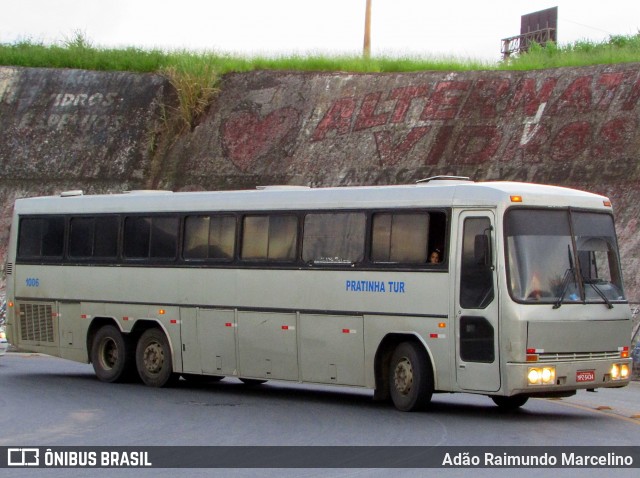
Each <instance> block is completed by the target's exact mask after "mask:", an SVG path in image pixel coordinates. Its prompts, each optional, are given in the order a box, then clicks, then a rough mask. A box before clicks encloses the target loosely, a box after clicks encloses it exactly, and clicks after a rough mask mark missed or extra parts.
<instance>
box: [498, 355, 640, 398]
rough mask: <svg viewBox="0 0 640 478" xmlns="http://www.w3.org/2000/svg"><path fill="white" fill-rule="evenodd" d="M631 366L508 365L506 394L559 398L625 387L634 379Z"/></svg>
mask: <svg viewBox="0 0 640 478" xmlns="http://www.w3.org/2000/svg"><path fill="white" fill-rule="evenodd" d="M631 366H632V365H631V360H630V359H610V360H599V361H589V362H551V363H550V362H527V363H507V367H506V369H507V377H506V383H505V388H504V392H506V393H505V395H516V394H526V395H531V396H538V397H545V396H549V397H554V396H556V397H557V396H559V394H561V393H563V392H571V391H575V390H581V389H594V388H602V387H611V388H616V387H624V386H626V385H628V384H629V381H630V379H631Z"/></svg>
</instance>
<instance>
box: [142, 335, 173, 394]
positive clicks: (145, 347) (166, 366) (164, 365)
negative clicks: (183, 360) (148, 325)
mask: <svg viewBox="0 0 640 478" xmlns="http://www.w3.org/2000/svg"><path fill="white" fill-rule="evenodd" d="M136 367H137V369H138V374H139V375H140V378H141V379H142V381H143V382H144V384H145V385H148V386H150V387H165V386H168V385H172V384H173V383H174V382H175V381H176V380H177V379H178V378H179V376H178V375H176V374H174V373H173V361H172V360H171V349H170V347H169V341H168V340H167V337H166V336H165V335H164V333H163V332H162V331H161V330H160V329H155V328H154V329H148V330H146V331H145V332H144V333H143V334H142V336H141V337H140V339H139V340H138V345H137V347H136Z"/></svg>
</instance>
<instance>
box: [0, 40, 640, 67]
mask: <svg viewBox="0 0 640 478" xmlns="http://www.w3.org/2000/svg"><path fill="white" fill-rule="evenodd" d="M496 50H497V47H496ZM628 62H640V33H638V34H636V35H627V36H624V35H615V36H611V37H610V38H609V39H608V40H607V41H603V42H600V43H596V42H592V41H589V40H582V41H578V42H575V43H570V44H568V45H564V46H557V45H555V44H553V43H550V44H548V45H547V46H546V47H541V46H539V45H535V44H534V45H533V46H532V48H531V50H530V51H529V52H528V53H524V54H522V55H516V56H514V57H512V58H511V59H510V60H509V61H507V62H494V63H492V62H486V61H479V60H473V59H464V58H455V57H450V58H418V57H406V58H395V57H375V56H374V57H371V58H363V57H360V56H324V55H315V54H310V55H300V56H296V55H294V56H286V57H259V56H258V57H239V56H232V55H228V54H222V53H217V52H204V53H195V52H189V51H169V52H167V51H162V50H144V49H140V48H134V47H129V48H120V49H115V48H99V47H95V46H93V45H92V44H91V43H90V42H89V41H88V40H87V39H86V38H85V37H84V36H83V35H82V34H81V33H76V34H75V36H74V37H73V38H71V39H68V40H65V41H64V42H62V43H61V44H58V45H45V44H42V43H36V42H32V41H29V40H25V41H21V42H17V43H12V44H0V65H11V66H30V67H47V68H80V69H88V70H101V71H135V72H139V73H149V72H159V73H163V72H164V71H165V70H174V71H177V72H180V71H187V70H191V69H192V70H193V71H194V72H196V76H199V75H200V74H202V73H203V72H207V71H210V72H215V73H216V74H217V75H223V74H225V73H229V72H245V71H250V70H260V69H263V70H296V71H349V72H357V73H364V72H368V73H394V72H411V71H427V70H438V71H468V70H535V69H542V68H553V67H560V66H586V65H596V64H611V63H628Z"/></svg>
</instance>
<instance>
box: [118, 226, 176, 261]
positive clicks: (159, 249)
mask: <svg viewBox="0 0 640 478" xmlns="http://www.w3.org/2000/svg"><path fill="white" fill-rule="evenodd" d="M177 243H178V218H177V217H173V216H158V217H155V216H154V217H142V216H131V217H127V218H126V219H125V222H124V255H125V257H126V258H127V259H161V260H170V259H175V257H176V246H177Z"/></svg>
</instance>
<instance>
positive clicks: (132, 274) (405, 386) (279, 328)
mask: <svg viewBox="0 0 640 478" xmlns="http://www.w3.org/2000/svg"><path fill="white" fill-rule="evenodd" d="M6 273H7V284H8V286H7V289H8V290H7V292H8V295H7V298H8V303H9V313H8V328H7V330H8V335H9V336H10V340H11V342H12V343H14V344H15V345H16V346H18V347H19V348H20V349H22V350H26V351H33V352H42V353H45V354H50V355H55V356H59V357H63V358H66V359H71V360H76V361H80V362H85V363H86V362H91V363H92V364H93V367H94V370H95V373H96V375H97V376H98V378H99V379H100V380H103V381H105V382H115V381H120V380H125V379H128V378H131V377H134V376H136V377H137V376H139V377H140V378H141V379H142V381H143V382H144V383H145V384H147V385H150V386H155V387H161V386H166V385H169V384H171V383H173V382H174V381H175V380H177V379H178V378H179V377H180V376H182V377H184V378H185V379H202V378H203V376H206V378H207V379H209V380H218V379H221V378H223V377H236V378H238V379H240V380H242V381H243V382H245V383H252V384H258V383H263V382H264V381H267V380H286V381H290V382H298V383H321V384H339V385H348V386H354V387H363V388H368V389H373V390H374V399H380V400H387V399H391V400H392V401H393V403H394V405H395V406H396V407H397V408H398V409H400V410H404V411H410V410H417V409H420V408H423V407H425V406H426V405H427V404H428V403H429V401H430V399H431V396H432V394H433V393H437V392H468V393H476V394H483V395H487V396H489V397H491V398H492V399H493V401H494V402H495V403H496V404H497V405H498V406H500V407H504V408H516V407H520V406H522V405H524V403H525V402H526V401H527V399H528V398H529V397H563V396H569V395H573V394H575V392H576V390H578V389H595V388H598V387H621V386H624V385H627V384H628V383H629V375H630V374H629V370H630V358H629V341H630V332H631V313H630V309H629V306H628V303H627V300H626V298H625V295H624V290H623V284H622V277H621V267H620V258H619V253H618V246H617V240H616V234H615V229H614V220H613V214H612V208H611V203H610V202H609V200H608V199H607V198H606V197H602V196H598V195H595V194H590V193H586V192H582V191H577V190H572V189H566V188H560V187H552V186H542V185H535V184H524V183H511V182H484V183H482V182H481V183H475V182H473V181H469V180H466V179H463V178H457V179H456V178H431V179H430V180H425V181H423V182H419V183H418V184H414V185H406V186H383V187H348V188H347V187H345V188H318V189H313V188H306V187H286V186H283V187H277V186H274V187H264V188H258V190H255V191H229V192H197V193H171V192H149V191H139V192H135V191H134V192H130V193H124V194H114V195H95V196H84V195H82V193H81V192H80V191H69V192H67V193H63V194H61V195H60V196H59V197H40V198H30V199H20V200H17V201H16V203H15V211H14V216H13V225H12V229H11V238H10V246H9V254H8V262H7V266H6Z"/></svg>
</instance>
